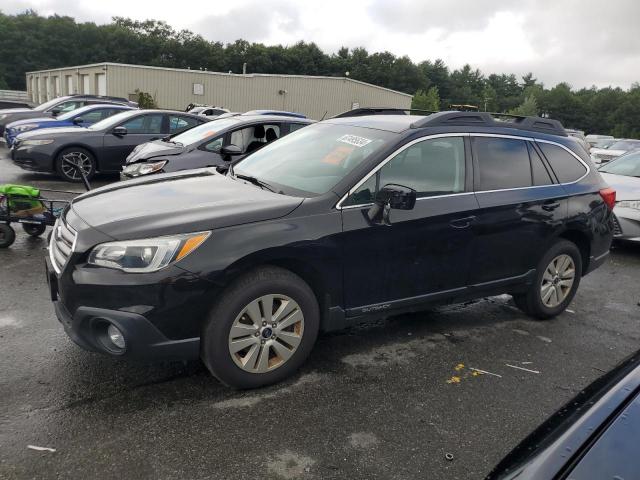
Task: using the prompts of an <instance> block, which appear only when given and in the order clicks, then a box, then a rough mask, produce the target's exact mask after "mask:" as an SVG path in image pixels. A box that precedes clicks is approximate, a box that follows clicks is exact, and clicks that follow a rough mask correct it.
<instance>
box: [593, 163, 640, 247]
mask: <svg viewBox="0 0 640 480" xmlns="http://www.w3.org/2000/svg"><path fill="white" fill-rule="evenodd" d="M600 173H601V174H602V177H603V178H604V179H605V181H606V182H607V183H608V184H609V185H611V187H613V188H615V190H616V192H617V196H616V206H615V208H614V209H613V213H614V227H615V229H614V238H615V239H616V240H628V241H634V242H640V151H637V152H632V153H627V154H626V155H622V156H621V157H618V158H616V159H615V160H612V161H611V162H609V163H607V164H606V165H604V166H602V167H600Z"/></svg>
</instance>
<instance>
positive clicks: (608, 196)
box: [600, 187, 616, 210]
mask: <svg viewBox="0 0 640 480" xmlns="http://www.w3.org/2000/svg"><path fill="white" fill-rule="evenodd" d="M600 196H601V197H602V200H604V203H606V204H607V207H609V210H613V206H614V205H615V204H616V191H615V190H614V189H613V188H611V187H609V188H603V189H602V190H600Z"/></svg>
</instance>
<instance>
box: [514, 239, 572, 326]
mask: <svg viewBox="0 0 640 480" xmlns="http://www.w3.org/2000/svg"><path fill="white" fill-rule="evenodd" d="M581 277H582V255H581V253H580V250H579V249H578V247H577V246H576V245H575V244H574V243H572V242H570V241H568V240H560V241H558V242H557V243H555V244H554V245H553V246H552V247H551V248H550V249H549V251H547V253H546V254H545V255H544V256H543V257H542V259H541V260H540V262H539V263H538V266H537V269H536V280H535V282H534V283H533V285H531V287H530V288H529V291H528V292H527V293H524V294H519V295H514V297H513V299H514V301H515V303H516V305H517V306H518V308H520V309H521V310H522V311H524V312H525V313H527V314H528V315H531V316H532V317H535V318H538V319H540V320H546V319H548V318H553V317H555V316H556V315H558V314H560V313H562V312H563V311H564V310H565V308H567V306H568V305H569V304H570V303H571V300H573V297H574V295H575V294H576V291H577V290H578V286H579V285H580V278H581Z"/></svg>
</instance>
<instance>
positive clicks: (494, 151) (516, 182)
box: [473, 137, 531, 191]
mask: <svg viewBox="0 0 640 480" xmlns="http://www.w3.org/2000/svg"><path fill="white" fill-rule="evenodd" d="M473 149H474V151H475V154H476V156H477V158H478V164H479V167H480V172H479V176H480V190H481V191H485V190H502V189H506V188H518V187H530V186H531V164H530V162H529V152H528V149H527V144H526V142H525V141H524V140H515V139H511V138H493V137H475V138H474V139H473Z"/></svg>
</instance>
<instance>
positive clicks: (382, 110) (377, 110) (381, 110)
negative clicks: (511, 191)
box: [331, 107, 436, 118]
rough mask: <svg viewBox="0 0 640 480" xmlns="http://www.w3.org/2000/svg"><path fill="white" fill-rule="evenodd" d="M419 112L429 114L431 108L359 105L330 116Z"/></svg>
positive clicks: (343, 116) (342, 116)
mask: <svg viewBox="0 0 640 480" xmlns="http://www.w3.org/2000/svg"><path fill="white" fill-rule="evenodd" d="M406 112H409V113H419V114H422V115H431V114H432V113H436V112H433V111H431V110H421V109H419V108H394V107H360V108H354V109H353V110H347V111H346V112H342V113H339V114H338V115H335V116H333V117H331V118H345V117H360V116H363V115H406V114H407V113H406Z"/></svg>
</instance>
